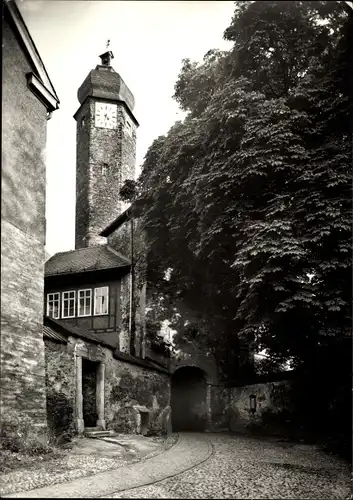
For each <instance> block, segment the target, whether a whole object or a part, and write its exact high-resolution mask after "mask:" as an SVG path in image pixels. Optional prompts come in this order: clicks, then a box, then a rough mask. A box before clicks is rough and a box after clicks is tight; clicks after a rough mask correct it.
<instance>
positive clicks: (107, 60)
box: [99, 40, 114, 67]
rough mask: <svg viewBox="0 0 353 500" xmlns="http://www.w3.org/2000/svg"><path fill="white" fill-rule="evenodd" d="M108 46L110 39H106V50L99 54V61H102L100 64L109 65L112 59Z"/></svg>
mask: <svg viewBox="0 0 353 500" xmlns="http://www.w3.org/2000/svg"><path fill="white" fill-rule="evenodd" d="M109 46H110V40H107V43H106V52H104V54H102V55H100V56H99V57H100V58H101V61H102V66H109V67H110V62H111V60H112V59H114V56H113V52H111V51H110V50H109Z"/></svg>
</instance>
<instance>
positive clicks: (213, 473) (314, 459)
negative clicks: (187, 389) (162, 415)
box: [109, 435, 351, 499]
mask: <svg viewBox="0 0 353 500" xmlns="http://www.w3.org/2000/svg"><path fill="white" fill-rule="evenodd" d="M208 438H209V439H210V440H211V442H212V445H213V455H212V457H211V458H210V459H209V460H207V461H206V462H205V463H204V464H201V465H199V466H198V467H196V468H193V469H191V470H189V471H187V472H184V473H182V474H179V475H177V476H175V477H173V478H170V479H166V480H164V481H161V482H159V483H155V484H153V485H150V486H145V487H140V488H135V489H130V490H125V491H124V492H120V493H116V494H113V495H110V496H109V498H234V499H237V498H251V499H256V498H259V499H262V498H268V499H270V498H279V499H283V498H292V499H294V498H303V499H318V498H321V499H336V498H341V499H348V498H350V493H351V482H350V478H351V475H350V470H349V467H348V466H347V465H346V464H345V463H344V462H342V461H340V460H339V459H337V458H335V457H332V456H328V455H326V454H324V453H323V452H322V451H320V450H319V449H317V448H315V447H313V446H309V445H294V446H293V445H288V444H285V443H279V442H274V441H264V440H259V439H255V438H248V437H240V436H225V435H209V436H208Z"/></svg>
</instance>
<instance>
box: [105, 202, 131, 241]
mask: <svg viewBox="0 0 353 500" xmlns="http://www.w3.org/2000/svg"><path fill="white" fill-rule="evenodd" d="M130 208H131V207H129V208H127V209H126V210H125V211H124V212H123V213H121V214H120V215H118V217H117V218H116V219H114V220H113V222H111V223H110V224H109V226H107V227H105V228H104V229H103V231H101V232H100V233H99V234H100V236H105V237H107V236H109V235H110V234H112V233H113V232H114V231H115V230H116V229H118V228H119V227H120V226H121V225H122V224H124V222H126V221H127V220H128V219H131V210H130Z"/></svg>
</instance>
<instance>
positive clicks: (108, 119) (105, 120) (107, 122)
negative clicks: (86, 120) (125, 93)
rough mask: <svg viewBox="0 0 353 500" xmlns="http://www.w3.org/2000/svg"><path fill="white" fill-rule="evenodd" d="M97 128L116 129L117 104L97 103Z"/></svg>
mask: <svg viewBox="0 0 353 500" xmlns="http://www.w3.org/2000/svg"><path fill="white" fill-rule="evenodd" d="M95 126H96V127H99V128H110V129H115V128H116V126H117V107H116V104H111V103H107V102H96V108H95Z"/></svg>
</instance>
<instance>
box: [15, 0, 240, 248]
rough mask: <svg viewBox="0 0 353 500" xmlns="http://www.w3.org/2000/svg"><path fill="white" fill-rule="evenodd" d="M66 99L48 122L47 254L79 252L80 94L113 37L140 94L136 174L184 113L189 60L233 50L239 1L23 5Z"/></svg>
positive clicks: (124, 72)
mask: <svg viewBox="0 0 353 500" xmlns="http://www.w3.org/2000/svg"><path fill="white" fill-rule="evenodd" d="M18 6H19V9H20V11H21V13H22V15H23V18H24V20H25V22H26V24H27V27H28V29H29V31H30V33H31V36H32V38H33V40H34V43H35V44H36V46H37V49H38V50H39V53H40V55H41V58H42V60H43V62H44V64H45V66H46V69H47V71H48V73H49V77H50V79H51V81H52V83H53V85H54V88H55V90H56V92H57V94H58V96H59V99H60V109H59V110H58V111H55V112H54V113H53V117H52V119H51V120H50V121H49V122H48V137H47V152H46V157H47V203H46V218H47V240H46V248H47V251H48V252H49V253H50V254H51V255H53V254H54V253H56V252H61V251H65V250H71V249H73V248H74V241H75V237H74V232H75V182H76V177H75V175H76V173H75V168H76V165H75V163H76V122H75V120H74V118H73V115H74V113H75V112H76V110H77V109H78V106H79V103H78V100H77V89H78V88H79V86H80V85H81V83H82V82H83V80H84V79H85V78H86V76H87V74H88V73H89V71H90V70H91V69H94V68H95V66H96V65H97V64H98V63H99V61H100V60H99V58H98V56H99V54H101V53H102V52H103V51H104V50H105V47H106V41H107V39H110V41H111V42H110V49H111V50H112V51H113V53H114V60H113V62H112V64H113V67H114V69H115V70H116V71H117V72H118V73H120V74H121V76H122V78H123V79H124V81H125V82H126V84H127V85H128V87H129V88H130V90H131V91H132V93H133V94H134V96H135V101H136V107H135V116H136V118H137V120H138V121H139V123H140V127H139V129H138V132H137V164H136V166H137V169H136V170H137V172H139V168H138V167H139V166H140V165H141V164H142V161H143V158H144V155H145V154H146V151H147V149H148V147H149V146H150V145H151V143H152V142H153V140H154V139H155V138H156V137H158V136H159V135H161V134H165V133H166V132H167V131H168V130H169V128H170V127H171V126H172V125H173V123H174V122H175V121H176V120H177V119H180V118H181V117H182V116H183V114H182V113H180V111H179V110H178V105H177V103H176V102H175V101H174V100H173V99H172V95H173V93H174V84H175V81H176V78H177V76H178V73H179V71H180V68H181V61H182V59H183V58H186V57H189V58H191V59H192V60H199V61H201V60H202V58H203V56H204V54H205V53H206V52H207V51H208V50H209V49H213V48H220V49H227V48H229V46H230V45H229V43H228V42H225V41H224V40H223V32H224V30H225V29H226V28H227V27H228V25H229V24H230V21H231V18H232V15H233V11H234V2H233V1H223V2H222V1H183V2H182V1H132V0H130V1H119V0H116V1H103V0H102V1H89V0H81V1H73V0H67V1H61V0H56V1H54V0H52V1H50V0H45V1H40V0H18Z"/></svg>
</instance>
